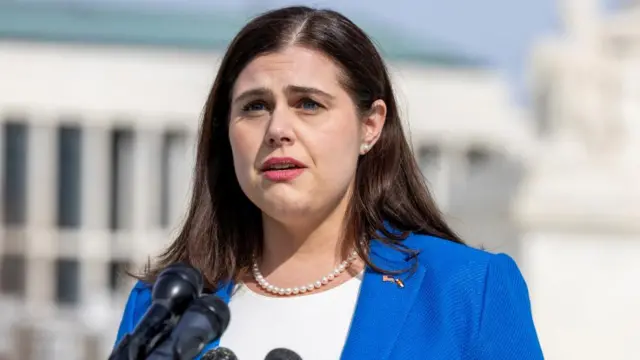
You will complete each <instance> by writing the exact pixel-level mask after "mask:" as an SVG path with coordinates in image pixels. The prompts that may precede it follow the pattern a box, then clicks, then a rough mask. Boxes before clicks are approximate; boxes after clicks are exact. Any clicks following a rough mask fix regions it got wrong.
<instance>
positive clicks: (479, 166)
mask: <svg viewBox="0 0 640 360" xmlns="http://www.w3.org/2000/svg"><path fill="white" fill-rule="evenodd" d="M466 159H467V169H468V171H469V175H475V174H478V173H479V172H482V171H483V170H485V169H487V168H488V167H489V165H490V162H491V153H490V152H489V150H488V149H485V148H482V147H480V146H474V147H471V148H469V149H468V150H467V152H466Z"/></svg>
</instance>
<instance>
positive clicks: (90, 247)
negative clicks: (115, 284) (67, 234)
mask: <svg viewBox="0 0 640 360" xmlns="http://www.w3.org/2000/svg"><path fill="white" fill-rule="evenodd" d="M82 134H83V139H82V166H81V169H82V170H81V171H82V173H81V174H82V181H81V184H82V196H81V198H82V204H81V208H82V221H81V229H80V232H81V241H80V249H81V250H80V259H79V260H80V261H81V265H80V266H81V269H82V271H81V273H80V281H81V291H82V299H83V304H84V305H85V306H91V304H90V303H91V302H92V301H101V300H102V301H104V300H105V299H106V297H105V296H104V295H106V294H107V293H108V291H109V260H110V258H111V256H110V255H111V240H112V239H111V233H110V229H109V217H110V208H111V196H110V195H111V189H110V179H111V171H112V169H111V154H110V150H111V143H110V140H111V138H110V132H109V129H108V128H107V127H105V126H93V125H89V126H85V127H84V128H83V129H82Z"/></svg>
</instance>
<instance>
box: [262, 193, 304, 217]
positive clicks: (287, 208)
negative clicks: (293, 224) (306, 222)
mask: <svg viewBox="0 0 640 360" xmlns="http://www.w3.org/2000/svg"><path fill="white" fill-rule="evenodd" d="M262 205H263V206H260V208H261V209H262V212H264V213H265V214H266V215H267V216H269V217H271V218H273V219H275V220H278V221H280V222H289V221H291V220H294V219H298V218H307V217H309V215H310V214H312V213H313V212H314V211H313V209H312V207H311V206H309V204H308V203H305V202H301V201H291V200H285V199H283V200H280V201H268V202H265V203H264V204H262Z"/></svg>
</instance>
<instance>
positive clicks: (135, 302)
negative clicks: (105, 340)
mask: <svg viewBox="0 0 640 360" xmlns="http://www.w3.org/2000/svg"><path fill="white" fill-rule="evenodd" d="M151 288H152V286H151V285H150V284H147V283H145V282H142V281H137V282H136V283H135V285H134V286H133V288H132V289H131V291H130V292H129V296H128V298H127V301H126V303H125V306H124V311H123V314H122V319H121V320H120V326H119V328H118V334H117V336H116V344H117V343H118V342H119V341H120V340H121V339H122V337H124V335H126V334H127V333H129V332H131V331H132V330H133V329H134V328H135V326H136V324H137V323H138V321H139V320H140V318H141V317H142V315H144V313H145V312H146V311H147V309H148V308H149V306H151Z"/></svg>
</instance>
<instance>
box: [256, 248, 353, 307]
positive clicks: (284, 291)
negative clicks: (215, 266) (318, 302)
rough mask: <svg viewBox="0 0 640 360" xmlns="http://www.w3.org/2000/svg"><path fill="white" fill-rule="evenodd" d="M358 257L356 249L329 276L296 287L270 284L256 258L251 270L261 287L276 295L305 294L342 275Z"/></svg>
mask: <svg viewBox="0 0 640 360" xmlns="http://www.w3.org/2000/svg"><path fill="white" fill-rule="evenodd" d="M357 257H358V253H357V252H356V251H355V250H354V251H353V252H352V253H351V255H349V257H348V258H347V259H346V260H345V261H343V262H341V263H340V265H338V266H337V267H336V268H335V269H333V271H331V272H330V273H329V274H328V275H327V276H324V277H323V278H322V279H320V280H318V281H316V282H313V283H310V284H309V285H302V286H298V287H294V288H281V287H277V286H274V285H271V284H269V282H268V281H267V280H266V279H265V278H264V276H263V275H262V273H261V272H260V269H259V268H258V263H257V262H256V261H255V260H254V261H253V268H252V271H251V272H252V273H253V278H254V279H255V280H256V282H257V283H258V285H260V287H261V288H262V289H263V290H265V291H268V292H270V293H272V294H275V295H281V296H285V295H298V294H304V293H306V292H311V291H313V290H316V289H320V288H321V287H322V286H323V285H327V284H328V283H329V282H330V281H332V280H334V279H335V278H337V277H338V276H340V274H342V273H343V272H344V271H345V270H346V269H347V268H348V267H349V265H351V263H353V262H354V261H355V260H356V258H357Z"/></svg>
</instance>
